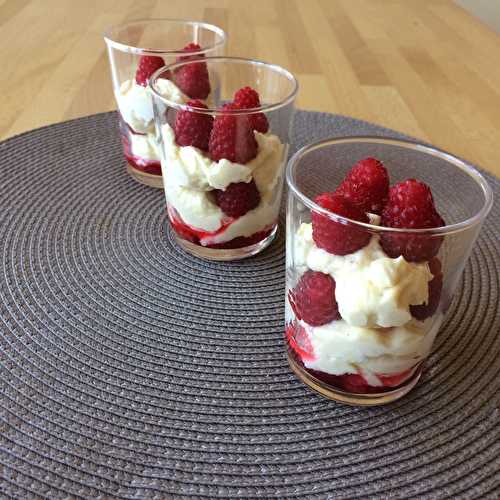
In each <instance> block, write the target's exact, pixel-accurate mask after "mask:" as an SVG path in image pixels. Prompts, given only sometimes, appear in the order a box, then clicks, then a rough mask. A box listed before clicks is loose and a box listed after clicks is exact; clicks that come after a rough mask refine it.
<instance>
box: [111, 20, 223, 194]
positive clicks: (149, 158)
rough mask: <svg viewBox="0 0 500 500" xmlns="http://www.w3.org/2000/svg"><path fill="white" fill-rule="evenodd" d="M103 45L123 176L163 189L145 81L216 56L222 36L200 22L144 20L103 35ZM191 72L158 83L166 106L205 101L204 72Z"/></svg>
mask: <svg viewBox="0 0 500 500" xmlns="http://www.w3.org/2000/svg"><path fill="white" fill-rule="evenodd" d="M104 39H105V41H106V44H107V47H108V54H109V61H110V66H111V74H112V80H113V89H114V95H115V98H116V102H117V105H118V116H119V126H120V135H121V142H122V145H123V151H124V155H125V157H126V160H127V171H128V172H129V174H130V175H131V176H132V177H133V178H134V179H135V180H137V181H139V182H141V183H143V184H146V185H149V186H153V187H163V183H162V179H161V165H160V148H159V146H158V144H157V141H156V140H155V125H154V111H153V105H152V96H151V91H150V89H149V86H148V80H149V78H150V77H151V75H152V74H153V73H154V72H155V71H157V70H158V69H159V68H162V67H164V66H165V65H167V64H172V63H174V62H176V61H178V62H180V61H184V60H192V59H196V60H198V59H200V60H201V59H203V58H204V57H205V56H206V55H207V54H208V55H219V54H221V53H222V51H223V48H224V44H225V40H226V37H225V34H224V32H223V31H222V30H220V29H219V28H217V27H216V26H212V25H209V24H206V23H202V22H195V21H185V20H177V19H147V20H138V21H130V22H127V23H124V24H122V25H118V26H113V27H111V28H109V29H108V30H107V31H106V33H105V35H104ZM190 70H191V71H192V73H189V74H188V73H186V72H185V71H179V72H178V74H175V75H174V74H167V73H165V74H164V75H163V76H162V79H161V81H159V82H158V88H159V89H161V92H162V94H163V95H165V96H168V99H169V100H170V101H172V102H177V103H184V102H186V101H187V100H189V99H190V98H197V99H203V100H206V99H207V98H209V94H210V88H209V87H208V88H207V85H209V80H208V77H207V74H206V66H204V65H203V64H202V63H200V64H199V65H196V66H193V67H191V68H190Z"/></svg>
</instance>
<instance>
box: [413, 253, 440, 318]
mask: <svg viewBox="0 0 500 500" xmlns="http://www.w3.org/2000/svg"><path fill="white" fill-rule="evenodd" d="M429 268H430V271H431V273H432V274H433V275H434V278H432V279H431V280H430V281H429V284H428V288H429V298H428V300H427V303H425V304H418V305H411V306H410V313H411V315H412V316H413V317H414V318H416V319H418V320H419V321H424V320H426V319H427V318H430V317H431V316H432V315H433V314H434V313H435V312H436V311H437V309H438V306H439V301H440V299H441V291H442V289H443V273H442V272H441V262H440V261H439V259H438V258H437V257H434V258H433V259H432V260H431V261H430V262H429Z"/></svg>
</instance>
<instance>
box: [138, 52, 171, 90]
mask: <svg viewBox="0 0 500 500" xmlns="http://www.w3.org/2000/svg"><path fill="white" fill-rule="evenodd" d="M162 66H165V61H164V60H163V59H162V58H161V57H157V56H142V57H141V58H140V59H139V65H138V66H137V71H136V72H135V81H136V83H138V84H139V85H142V86H143V87H146V86H147V84H148V79H149V77H150V76H151V75H152V74H153V73H154V72H155V71H156V70H157V69H160V68H161V67H162Z"/></svg>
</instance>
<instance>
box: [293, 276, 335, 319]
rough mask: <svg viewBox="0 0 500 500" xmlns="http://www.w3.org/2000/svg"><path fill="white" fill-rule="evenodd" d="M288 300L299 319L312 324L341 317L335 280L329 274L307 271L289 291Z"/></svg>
mask: <svg viewBox="0 0 500 500" xmlns="http://www.w3.org/2000/svg"><path fill="white" fill-rule="evenodd" d="M288 300H289V301H290V305H291V306H292V309H293V311H294V312H295V315H296V316H297V319H299V320H301V319H302V320H304V321H305V322H306V323H308V324H310V325H312V326H320V325H325V324H326V323H330V321H333V320H335V319H340V314H339V308H338V305H337V300H336V299H335V280H334V279H333V278H332V277H331V276H330V275H329V274H324V273H320V272H317V271H311V270H308V271H306V272H305V273H304V274H303V275H302V276H301V278H300V280H299V282H298V283H297V285H296V286H295V288H294V289H293V290H290V292H289V293H288Z"/></svg>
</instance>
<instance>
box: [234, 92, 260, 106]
mask: <svg viewBox="0 0 500 500" xmlns="http://www.w3.org/2000/svg"><path fill="white" fill-rule="evenodd" d="M234 104H236V105H237V106H238V107H239V108H242V109H251V108H259V107H260V98H259V93H258V92H257V91H256V90H254V89H253V88H252V87H243V88H241V89H240V90H238V91H236V93H235V94H234Z"/></svg>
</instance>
